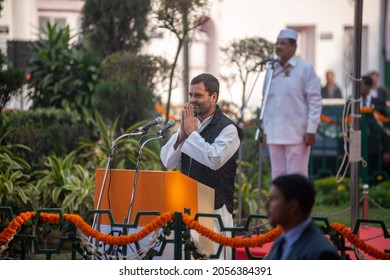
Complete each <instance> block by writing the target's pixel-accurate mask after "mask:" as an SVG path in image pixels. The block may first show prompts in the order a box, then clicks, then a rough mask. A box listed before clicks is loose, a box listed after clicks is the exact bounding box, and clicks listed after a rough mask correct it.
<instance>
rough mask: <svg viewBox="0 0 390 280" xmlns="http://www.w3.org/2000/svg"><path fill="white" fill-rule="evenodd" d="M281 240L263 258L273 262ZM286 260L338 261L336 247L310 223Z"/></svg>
mask: <svg viewBox="0 0 390 280" xmlns="http://www.w3.org/2000/svg"><path fill="white" fill-rule="evenodd" d="M280 239H281V238H278V239H277V240H276V241H275V243H274V244H273V246H272V249H271V251H270V252H269V254H268V255H267V256H266V257H265V259H267V260H274V259H275V254H276V249H275V248H277V247H278V243H279V242H280ZM287 259H288V260H339V259H340V257H339V255H338V253H337V249H336V247H335V246H334V245H333V244H332V243H331V242H330V241H329V240H328V239H327V238H326V237H325V236H324V234H323V233H322V231H321V230H320V229H319V228H318V226H317V225H316V224H315V223H314V222H311V223H310V224H309V225H308V226H307V227H306V228H305V230H304V231H303V232H302V235H301V236H300V237H299V239H298V240H297V242H295V244H294V245H293V248H292V251H291V253H290V255H289V256H288V257H287Z"/></svg>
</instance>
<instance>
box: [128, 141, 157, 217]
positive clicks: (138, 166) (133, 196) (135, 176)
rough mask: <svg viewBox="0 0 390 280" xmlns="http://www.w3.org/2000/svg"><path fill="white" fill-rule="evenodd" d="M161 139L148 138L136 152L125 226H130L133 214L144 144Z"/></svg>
mask: <svg viewBox="0 0 390 280" xmlns="http://www.w3.org/2000/svg"><path fill="white" fill-rule="evenodd" d="M162 138H164V135H159V136H157V137H153V138H150V139H148V140H146V141H145V142H144V143H143V144H142V145H141V148H140V150H139V152H138V160H137V166H136V169H135V174H134V182H133V190H132V192H131V200H130V205H129V211H128V214H127V220H126V221H127V224H130V218H131V214H132V212H133V204H134V198H135V191H136V188H137V181H138V172H139V168H140V164H141V158H142V150H143V148H144V147H145V145H146V143H148V142H150V141H153V140H158V139H162Z"/></svg>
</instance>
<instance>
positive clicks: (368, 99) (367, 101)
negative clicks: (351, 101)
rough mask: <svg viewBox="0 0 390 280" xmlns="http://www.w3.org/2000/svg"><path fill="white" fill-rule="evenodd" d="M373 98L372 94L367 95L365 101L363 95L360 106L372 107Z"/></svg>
mask: <svg viewBox="0 0 390 280" xmlns="http://www.w3.org/2000/svg"><path fill="white" fill-rule="evenodd" d="M371 99H372V97H371V96H370V95H367V96H366V100H365V101H364V96H361V97H360V108H361V107H370V105H371ZM364 102H366V104H364Z"/></svg>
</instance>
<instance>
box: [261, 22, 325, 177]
mask: <svg viewBox="0 0 390 280" xmlns="http://www.w3.org/2000/svg"><path fill="white" fill-rule="evenodd" d="M297 38H298V33H297V32H296V31H295V30H293V29H288V28H286V29H283V30H282V31H281V32H280V33H279V36H278V38H277V43H276V54H277V55H278V57H279V59H278V61H276V62H274V64H273V67H274V71H273V75H272V81H271V86H270V89H269V93H268V98H267V100H266V103H265V105H264V106H265V108H264V119H263V120H264V131H265V134H266V141H267V144H268V147H269V152H270V161H271V172H272V178H276V177H278V176H280V175H285V174H292V173H300V174H302V175H304V176H306V177H308V173H309V171H308V170H309V157H310V147H311V146H312V145H314V144H315V135H316V131H317V127H318V125H319V123H320V115H321V110H322V98H321V85H320V81H319V79H318V77H317V75H316V73H315V72H314V69H313V67H312V66H311V65H310V63H308V62H306V61H304V60H302V59H300V58H299V57H297V56H296V55H295V52H296V48H297V45H296V40H297Z"/></svg>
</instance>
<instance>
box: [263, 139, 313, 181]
mask: <svg viewBox="0 0 390 280" xmlns="http://www.w3.org/2000/svg"><path fill="white" fill-rule="evenodd" d="M268 146H269V154H270V160H271V173H272V179H275V178H276V177H278V176H281V175H285V174H293V173H299V174H301V175H304V176H306V177H309V157H310V146H307V145H305V144H304V143H303V144H294V145H275V144H269V145H268Z"/></svg>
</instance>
